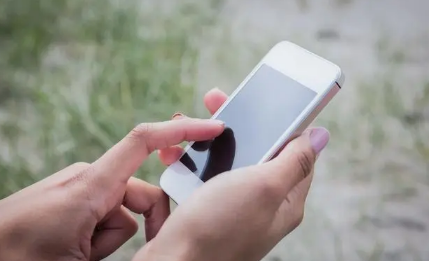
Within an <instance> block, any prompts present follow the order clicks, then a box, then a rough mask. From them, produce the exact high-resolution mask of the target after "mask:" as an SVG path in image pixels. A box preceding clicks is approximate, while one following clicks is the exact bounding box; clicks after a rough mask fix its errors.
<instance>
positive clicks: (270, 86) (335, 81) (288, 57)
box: [160, 42, 344, 204]
mask: <svg viewBox="0 0 429 261" xmlns="http://www.w3.org/2000/svg"><path fill="white" fill-rule="evenodd" d="M343 81H344V75H343V74H342V72H341V70H340V68H339V67H338V66H336V65H335V64H333V63H331V62H329V61H327V60H325V59H323V58H321V57H320V56H317V55H315V54H313V53H311V52H309V51H307V50H305V49H303V48H301V47H299V46H297V45H295V44H292V43H290V42H281V43H279V44H277V45H276V46H274V47H273V48H272V49H271V50H270V51H269V52H268V54H267V55H266V56H265V57H264V58H263V59H262V60H261V61H260V62H259V63H258V65H257V66H256V67H255V68H254V69H253V70H252V71H251V73H250V74H249V75H248V76H247V77H246V78H245V80H244V81H243V82H242V83H241V84H240V86H239V87H238V88H237V89H236V90H235V91H234V92H233V93H232V95H231V96H230V97H229V99H228V100H227V101H226V102H225V103H224V104H223V105H222V106H221V108H219V110H218V111H217V112H216V113H215V114H214V115H213V117H212V118H213V119H218V120H222V121H223V122H225V124H226V128H225V131H224V133H222V134H221V135H220V136H218V137H216V138H215V139H213V140H210V141H203V142H195V143H190V144H189V145H188V146H187V147H186V148H185V151H184V154H183V155H182V157H181V158H180V159H179V160H178V161H177V162H175V163H173V164H171V166H170V167H169V168H167V169H166V170H165V172H164V173H163V175H162V176H161V180H160V184H161V187H162V189H163V190H164V191H165V192H166V193H167V194H168V195H169V196H170V197H171V198H172V199H173V200H174V201H175V202H176V203H178V204H181V203H182V202H184V201H185V200H186V199H187V198H189V197H190V196H191V195H192V193H193V192H194V191H195V190H196V189H197V188H199V187H201V186H202V185H203V184H204V183H205V182H207V181H208V180H210V179H211V178H213V177H215V176H216V175H218V174H221V173H224V172H227V171H230V170H234V169H239V168H242V167H248V166H252V165H258V164H262V163H264V162H267V161H269V160H270V159H272V158H273V157H274V156H275V155H276V154H277V153H278V152H279V150H280V149H281V148H282V147H283V146H284V145H285V144H286V143H287V142H288V141H290V140H291V139H292V138H294V137H296V136H297V135H299V134H301V133H302V132H303V131H304V130H305V129H306V128H307V127H308V126H309V124H310V123H311V122H312V121H313V120H314V119H315V118H316V116H317V115H318V114H319V113H320V111H321V110H322V109H323V108H324V107H325V106H326V105H327V104H328V103H329V101H330V100H331V99H332V98H333V97H334V96H335V94H336V93H337V92H338V91H339V90H340V88H341V85H342V83H343Z"/></svg>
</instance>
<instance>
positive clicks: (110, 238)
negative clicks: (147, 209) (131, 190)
mask: <svg viewBox="0 0 429 261" xmlns="http://www.w3.org/2000/svg"><path fill="white" fill-rule="evenodd" d="M137 230H138V224H137V221H136V220H135V219H134V217H133V216H132V215H131V214H130V213H129V212H128V210H126V209H125V208H124V207H121V208H120V209H119V210H117V211H116V212H114V213H113V214H112V215H111V216H110V217H109V219H107V220H106V221H105V222H103V224H100V225H99V226H98V230H97V231H95V233H94V236H93V238H92V249H91V258H90V260H94V261H95V260H102V259H103V258H106V257H107V256H109V255H110V254H112V253H113V252H115V251H116V250H117V249H118V248H119V247H120V246H122V245H123V244H124V243H125V242H127V241H128V240H129V239H130V238H131V237H132V236H134V235H135V233H136V232H137Z"/></svg>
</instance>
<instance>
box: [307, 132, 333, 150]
mask: <svg viewBox="0 0 429 261" xmlns="http://www.w3.org/2000/svg"><path fill="white" fill-rule="evenodd" d="M310 142H311V146H312V147H313V150H314V152H315V153H316V154H319V153H320V152H321V151H322V150H323V149H324V148H325V147H326V145H327V144H328V142H329V131H328V130H327V129H325V128H314V129H312V130H311V132H310Z"/></svg>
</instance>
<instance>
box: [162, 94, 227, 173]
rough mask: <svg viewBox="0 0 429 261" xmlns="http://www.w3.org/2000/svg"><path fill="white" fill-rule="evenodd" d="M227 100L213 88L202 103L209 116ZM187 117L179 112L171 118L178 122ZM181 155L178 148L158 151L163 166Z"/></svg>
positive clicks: (181, 150)
mask: <svg viewBox="0 0 429 261" xmlns="http://www.w3.org/2000/svg"><path fill="white" fill-rule="evenodd" d="M227 99H228V96H227V95H226V94H225V93H224V92H222V91H221V90H219V89H217V88H215V89H212V90H210V91H209V92H207V94H206V95H205V97H204V103H205V106H206V108H207V109H208V110H209V112H210V114H214V113H215V112H216V111H217V110H218V109H219V108H220V107H221V106H222V104H223V103H224V102H225V101H226V100H227ZM185 117H187V116H186V115H184V114H183V113H181V112H176V113H174V114H173V116H172V117H171V119H172V120H179V119H183V118H185ZM182 153H183V149H182V148H180V147H179V146H177V147H172V148H165V149H162V150H160V151H159V153H158V156H159V159H160V160H161V162H162V163H163V164H164V165H167V166H169V165H171V164H173V163H174V162H176V161H177V160H178V159H179V158H180V156H181V155H182Z"/></svg>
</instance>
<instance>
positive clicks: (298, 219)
mask: <svg viewBox="0 0 429 261" xmlns="http://www.w3.org/2000/svg"><path fill="white" fill-rule="evenodd" d="M303 220H304V207H301V206H300V207H299V208H297V209H296V210H295V211H294V213H293V223H292V229H295V228H297V227H298V226H299V225H301V224H302V221H303Z"/></svg>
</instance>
